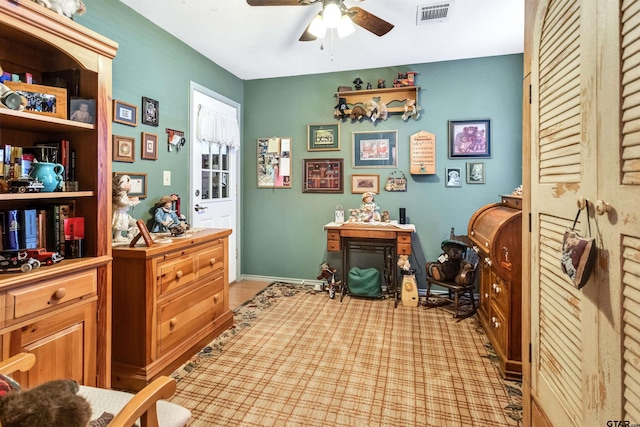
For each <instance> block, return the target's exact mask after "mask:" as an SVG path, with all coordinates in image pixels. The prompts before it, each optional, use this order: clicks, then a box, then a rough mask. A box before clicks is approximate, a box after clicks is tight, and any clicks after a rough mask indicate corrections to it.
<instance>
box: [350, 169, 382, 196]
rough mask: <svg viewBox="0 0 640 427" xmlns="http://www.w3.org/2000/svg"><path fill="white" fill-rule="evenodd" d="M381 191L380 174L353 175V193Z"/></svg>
mask: <svg viewBox="0 0 640 427" xmlns="http://www.w3.org/2000/svg"><path fill="white" fill-rule="evenodd" d="M369 191H370V192H372V193H376V194H378V193H380V175H361V174H353V175H351V193H353V194H362V193H366V192H369Z"/></svg>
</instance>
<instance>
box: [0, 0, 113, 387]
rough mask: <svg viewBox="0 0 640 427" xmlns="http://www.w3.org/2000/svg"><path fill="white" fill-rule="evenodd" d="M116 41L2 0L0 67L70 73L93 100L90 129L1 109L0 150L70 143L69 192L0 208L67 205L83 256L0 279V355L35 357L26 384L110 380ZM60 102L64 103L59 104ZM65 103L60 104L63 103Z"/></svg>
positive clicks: (19, 199)
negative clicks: (81, 233)
mask: <svg viewBox="0 0 640 427" xmlns="http://www.w3.org/2000/svg"><path fill="white" fill-rule="evenodd" d="M117 48H118V45H117V43H115V42H113V41H111V40H109V39H107V38H105V37H102V36H101V35H99V34H97V33H94V32H93V31H91V30H88V29H86V28H84V27H83V26H81V25H79V24H77V23H75V22H74V21H72V20H71V19H68V18H66V17H63V16H61V15H58V14H56V13H54V12H52V11H50V10H48V9H46V8H44V7H42V6H40V5H38V4H36V3H34V2H33V1H30V0H12V1H2V2H0V66H2V68H3V69H4V71H6V72H9V73H12V74H24V73H29V74H31V75H32V76H33V80H34V81H35V82H38V83H40V82H42V78H43V74H44V73H47V72H58V71H61V70H74V73H75V74H76V75H77V76H78V77H79V79H78V86H77V88H78V95H79V96H80V97H82V98H87V99H94V100H95V101H96V112H95V120H94V123H93V124H87V123H80V122H75V121H70V120H68V119H67V113H66V111H64V112H63V113H61V117H52V116H48V115H43V114H37V113H32V112H26V111H25V112H23V111H16V110H10V109H7V108H0V135H1V136H2V139H1V144H2V145H12V146H20V147H29V146H33V145H34V143H36V142H39V141H51V140H58V141H59V140H62V139H65V140H69V141H70V146H71V149H73V150H74V151H75V152H76V155H77V157H76V158H77V164H78V165H79V167H78V169H77V176H76V181H77V182H78V186H79V188H78V189H77V191H66V192H50V193H22V194H18V193H8V194H0V211H7V210H9V209H28V208H43V207H45V206H47V205H53V204H63V203H68V202H71V201H73V202H74V204H75V206H76V208H75V215H76V216H79V217H84V221H85V238H84V256H83V257H82V258H77V259H64V260H63V261H61V262H59V263H57V264H54V265H49V266H45V265H42V266H41V267H40V268H38V269H34V270H33V271H30V272H26V273H22V272H8V273H6V274H2V275H0V351H1V357H2V358H3V359H5V358H7V357H9V356H12V355H14V354H16V353H19V352H23V351H26V352H30V353H34V354H35V355H36V366H35V368H34V369H31V370H30V371H29V372H28V373H25V374H20V375H18V377H19V378H18V380H19V381H20V382H21V383H23V384H24V385H25V386H26V387H30V386H33V385H36V384H38V383H41V382H43V381H47V380H52V379H56V378H72V379H75V380H77V381H78V382H80V383H81V384H86V385H92V386H99V387H109V386H110V382H111V368H110V357H111V265H110V263H111V233H110V229H111V227H110V222H111V144H110V139H111V113H110V111H111V66H112V60H113V58H114V57H115V55H116V50H117ZM61 101H62V100H61ZM65 101H67V102H68V100H65Z"/></svg>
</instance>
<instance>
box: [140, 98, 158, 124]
mask: <svg viewBox="0 0 640 427" xmlns="http://www.w3.org/2000/svg"><path fill="white" fill-rule="evenodd" d="M159 120H160V103H159V102H158V101H156V100H155V99H151V98H147V97H146V96H143V97H142V123H143V124H145V125H149V126H158V122H159Z"/></svg>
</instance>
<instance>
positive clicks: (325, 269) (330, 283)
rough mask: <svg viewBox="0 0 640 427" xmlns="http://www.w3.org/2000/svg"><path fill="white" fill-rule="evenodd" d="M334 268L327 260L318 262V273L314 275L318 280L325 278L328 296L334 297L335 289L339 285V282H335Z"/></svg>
mask: <svg viewBox="0 0 640 427" xmlns="http://www.w3.org/2000/svg"><path fill="white" fill-rule="evenodd" d="M337 271H338V270H336V269H335V268H333V267H331V266H330V265H329V263H328V262H323V263H322V264H320V275H319V276H318V277H316V279H318V280H325V281H326V282H327V289H328V291H329V298H331V299H334V298H335V297H336V290H337V288H338V287H339V286H340V282H339V281H338V282H336V272H337Z"/></svg>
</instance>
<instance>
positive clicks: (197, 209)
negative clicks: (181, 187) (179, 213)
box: [194, 204, 209, 212]
mask: <svg viewBox="0 0 640 427" xmlns="http://www.w3.org/2000/svg"><path fill="white" fill-rule="evenodd" d="M194 209H195V210H196V212H199V211H203V210H205V209H209V207H208V206H200V205H198V204H196V205H195V206H194Z"/></svg>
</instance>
